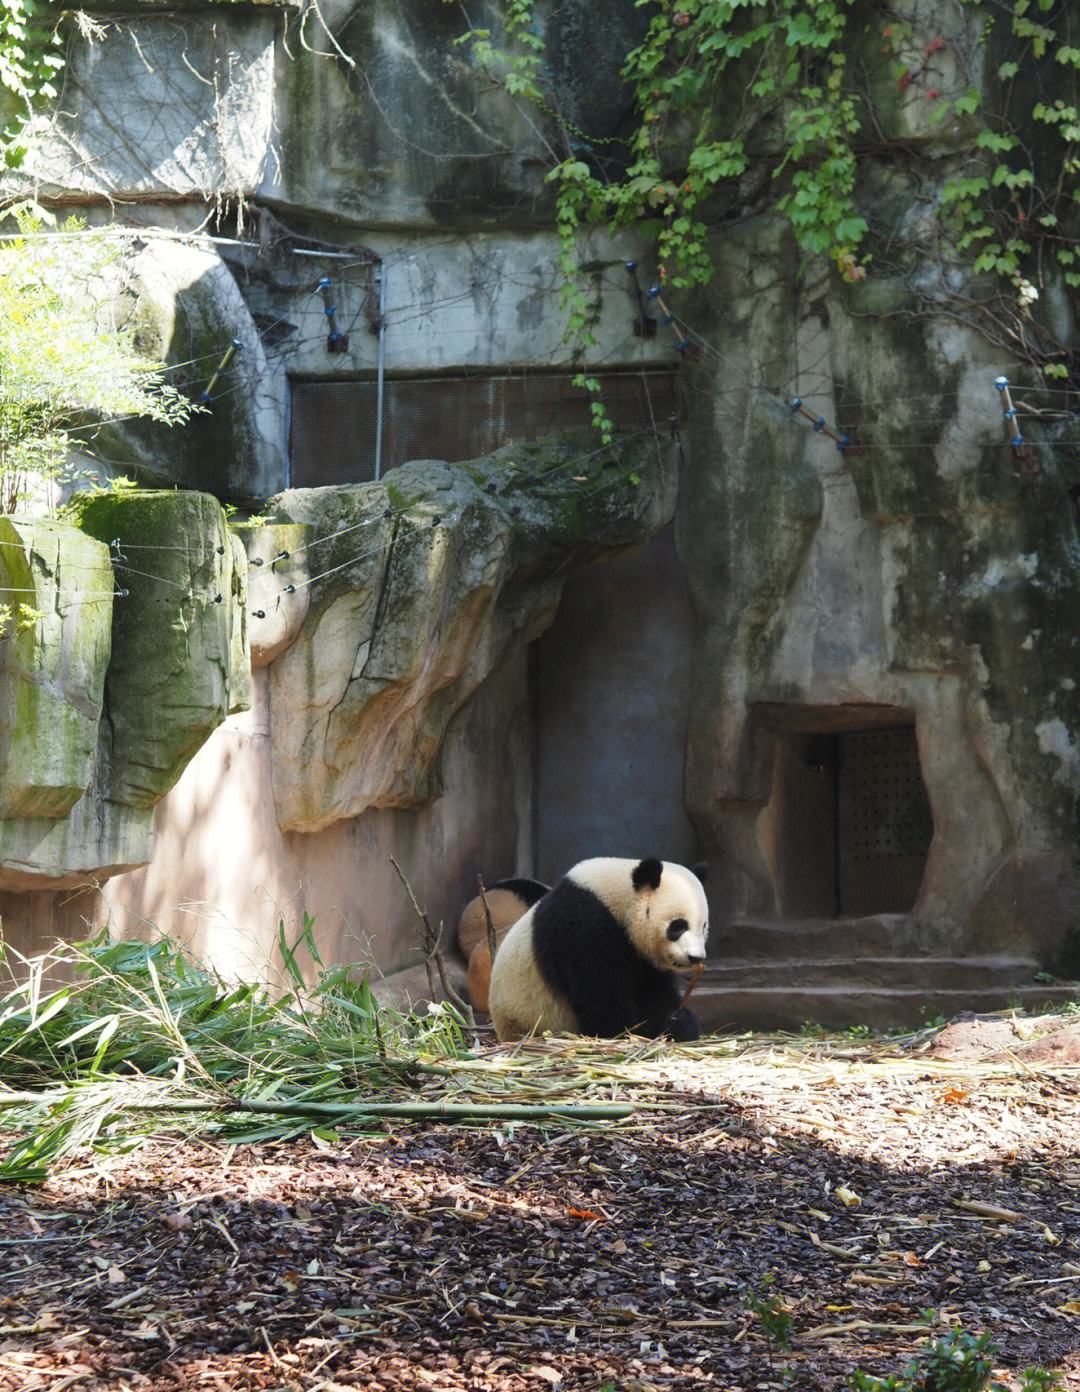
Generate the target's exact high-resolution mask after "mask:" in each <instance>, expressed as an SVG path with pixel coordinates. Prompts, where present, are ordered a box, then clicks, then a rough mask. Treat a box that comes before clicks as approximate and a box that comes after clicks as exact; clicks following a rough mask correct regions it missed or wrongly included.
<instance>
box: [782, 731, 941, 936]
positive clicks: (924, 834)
mask: <svg viewBox="0 0 1080 1392" xmlns="http://www.w3.org/2000/svg"><path fill="white" fill-rule="evenodd" d="M845 713H846V714H847V717H848V720H849V721H851V724H850V725H849V727H848V728H846V729H845V728H842V726H840V722H841V721H842V720H843V718H844V714H845ZM905 716H907V713H906V712H904V711H902V710H899V709H898V708H896V707H887V706H886V707H861V708H858V714H857V715H855V713H854V712H852V711H850V710H848V709H847V708H844V707H839V708H820V707H779V708H778V707H770V708H769V716H768V720H769V724H770V725H772V726H773V729H774V732H775V740H774V744H773V767H772V782H771V795H770V798H769V803H768V807H767V810H766V824H765V840H766V842H767V846H768V859H769V862H770V866H771V869H772V873H773V877H774V882H775V888H776V897H777V901H778V907H779V911H780V914H781V916H782V917H785V918H838V917H842V918H849V917H850V918H861V917H865V916H867V915H870V914H878V913H907V912H908V911H909V910H910V909H912V908H913V907H914V904H915V901H916V899H917V898H918V895H919V889H920V887H921V885H922V880H923V874H924V872H925V869H926V859H927V855H928V852H929V850H930V842H931V840H932V839H933V835H934V822H933V816H932V813H931V810H930V801H929V798H928V797H927V793H926V786H925V784H924V782H923V778H922V769H921V767H920V764H919V749H918V742H917V740H916V736H915V725H914V721H913V720H912V719H911V718H910V716H907V718H906V719H905V718H904V717H905ZM898 717H899V719H898ZM815 726H816V727H817V728H815ZM838 726H840V727H839V728H838Z"/></svg>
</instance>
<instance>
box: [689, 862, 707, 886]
mask: <svg viewBox="0 0 1080 1392" xmlns="http://www.w3.org/2000/svg"><path fill="white" fill-rule="evenodd" d="M692 869H693V871H694V874H695V875H696V876H697V877H698V879H699V880H700V881H701V883H702V884H704V883H705V881H706V880H707V879H708V878H709V862H708V861H707V860H699V861H698V863H697V864H696V865H695V866H693V867H692Z"/></svg>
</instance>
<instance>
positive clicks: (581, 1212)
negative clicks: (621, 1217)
mask: <svg viewBox="0 0 1080 1392" xmlns="http://www.w3.org/2000/svg"><path fill="white" fill-rule="evenodd" d="M566 1216H567V1217H568V1218H577V1219H579V1220H580V1221H582V1222H585V1223H602V1222H604V1215H603V1214H602V1213H594V1212H593V1211H592V1209H591V1208H568V1209H567V1210H566Z"/></svg>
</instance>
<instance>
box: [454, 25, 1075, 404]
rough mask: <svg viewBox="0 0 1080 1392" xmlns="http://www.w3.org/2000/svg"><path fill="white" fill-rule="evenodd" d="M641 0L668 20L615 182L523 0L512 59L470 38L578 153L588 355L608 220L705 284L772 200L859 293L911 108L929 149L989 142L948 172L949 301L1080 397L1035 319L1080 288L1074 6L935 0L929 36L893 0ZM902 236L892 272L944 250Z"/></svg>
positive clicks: (560, 166)
mask: <svg viewBox="0 0 1080 1392" xmlns="http://www.w3.org/2000/svg"><path fill="white" fill-rule="evenodd" d="M638 5H639V7H641V8H647V9H648V10H649V11H650V19H649V23H648V27H647V30H646V33H645V36H644V38H643V40H642V42H641V43H640V44H639V45H638V47H637V48H635V49H634V50H633V51H632V52H630V53H629V54H628V55H627V57H626V59H625V62H624V66H623V77H624V78H625V80H626V81H627V83H628V84H629V86H630V88H631V91H632V94H633V98H634V106H635V111H636V128H635V129H634V130H633V131H632V132H631V133H630V134H629V135H628V136H627V137H626V140H625V142H624V145H625V151H626V157H625V159H624V161H623V164H622V167H621V168H620V169H619V170H617V171H616V173H615V175H614V177H613V176H612V172H611V166H610V163H609V162H608V161H607V160H605V159H602V158H600V156H599V153H598V150H597V146H598V145H601V144H603V145H605V146H606V145H610V143H611V138H610V137H605V138H604V139H603V141H598V140H593V139H591V138H590V137H588V136H586V135H585V134H584V133H583V132H580V131H578V130H577V128H576V127H574V126H573V125H572V124H570V123H569V122H567V121H566V120H565V119H564V118H563V116H562V114H561V111H560V104H559V100H558V94H557V93H556V92H555V91H554V90H553V88H552V84H551V81H550V80H549V79H546V78H545V72H546V67H545V64H544V61H543V55H544V43H543V39H542V37H541V35H540V30H539V26H538V24H537V22H536V18H535V16H534V13H533V0H505V11H504V13H505V35H506V37H505V43H504V46H503V47H501V48H497V47H496V46H495V45H494V44H493V43H492V40H491V35H490V32H489V31H476V30H474V31H471V33H470V34H468V35H466V36H464V39H463V42H464V41H466V40H467V41H471V42H472V44H473V53H474V56H475V57H476V58H477V60H478V61H480V62H482V63H483V64H484V66H485V67H487V68H489V69H490V70H492V71H494V72H495V73H496V75H497V76H498V77H499V79H500V80H501V81H502V83H503V84H504V86H505V87H506V89H507V90H508V91H509V92H511V93H513V94H514V95H517V96H519V97H525V98H527V99H529V100H530V101H532V102H533V103H535V104H536V105H537V106H538V107H539V108H540V109H541V110H542V111H543V112H544V113H545V114H546V115H547V116H548V117H549V118H551V117H553V118H554V124H555V126H556V127H557V130H558V138H559V139H560V140H561V142H562V145H563V152H562V153H561V154H559V153H557V154H556V156H555V158H554V161H553V167H552V169H551V170H550V173H549V176H548V177H549V179H550V180H551V181H552V182H553V183H554V184H555V186H556V226H557V230H558V234H559V241H560V258H559V260H560V269H561V271H562V274H563V277H564V283H565V285H566V289H565V290H564V294H563V301H564V305H565V308H566V311H567V333H568V337H569V339H570V340H572V341H573V342H574V343H575V344H576V348H577V351H578V352H579V353H582V354H584V353H585V352H586V351H587V349H589V348H590V347H592V346H594V345H595V340H594V338H593V336H592V329H591V324H592V316H593V307H592V305H591V303H590V300H589V297H588V294H587V290H586V286H585V283H584V280H583V277H582V274H581V266H580V240H581V235H582V232H583V231H584V230H585V229H586V228H587V227H589V226H592V225H604V226H607V227H609V228H613V229H617V228H632V229H633V230H634V231H635V232H637V233H639V234H640V233H644V234H646V235H649V236H651V237H652V238H653V240H654V241H655V243H656V247H657V257H658V262H659V277H660V279H661V281H662V282H666V283H667V284H668V285H671V286H675V287H680V288H686V287H690V286H693V285H697V284H703V283H705V282H707V281H708V280H709V279H710V277H711V275H712V273H713V265H712V258H711V253H710V248H709V238H710V235H711V233H712V232H713V230H714V229H715V228H717V227H719V226H722V225H723V224H724V223H725V222H726V221H728V220H731V219H732V218H734V217H736V216H740V215H742V214H743V213H744V212H746V211H758V212H760V211H767V210H768V209H770V208H772V209H774V210H775V211H778V212H779V213H781V214H783V215H784V216H785V217H786V218H787V219H788V221H789V223H790V225H791V227H792V230H793V233H794V236H795V240H796V243H797V245H798V247H799V248H800V250H801V251H802V252H803V253H804V254H805V255H807V256H818V255H827V256H829V257H831V259H832V261H833V262H834V264H835V266H836V268H837V271H838V273H839V274H840V275H841V277H842V278H843V279H845V280H848V281H856V280H862V279H863V278H865V277H866V276H867V274H868V273H869V267H870V263H871V259H872V257H871V251H872V250H873V252H874V253H875V254H878V246H877V244H876V241H875V235H874V232H873V231H872V229H871V226H870V221H869V219H868V216H867V210H866V209H865V208H864V207H862V206H860V187H859V183H860V174H861V165H862V161H863V160H864V159H866V158H867V157H868V156H870V155H872V154H873V152H874V151H875V149H879V148H880V147H881V146H882V144H883V142H884V143H885V144H888V143H889V137H888V136H884V135H883V134H882V131H881V128H880V117H881V109H882V107H883V106H887V105H889V104H890V103H891V104H893V105H896V106H898V107H900V108H901V109H903V110H906V112H907V113H908V114H909V115H911V114H912V113H914V115H913V120H914V123H915V124H916V125H921V127H922V137H921V138H922V139H923V140H924V141H925V140H926V139H927V138H928V137H930V138H932V137H933V134H934V131H935V128H936V127H942V128H944V127H946V125H951V126H952V127H953V128H954V131H953V133H954V142H953V143H954V148H955V149H957V150H960V151H962V150H963V148H964V146H965V144H967V143H968V142H969V143H970V149H971V153H970V155H968V156H966V157H964V156H962V155H961V156H956V157H954V158H953V159H952V160H951V163H950V166H948V167H949V168H950V170H951V177H949V178H948V179H947V180H946V181H945V182H944V184H943V186H942V188H941V190H940V194H939V200H938V207H937V209H936V213H937V226H938V244H937V248H936V251H937V253H938V254H939V257H940V260H941V264H942V270H943V274H942V276H941V277H940V280H941V282H942V284H943V285H946V284H947V283H948V282H949V280H950V275H951V271H954V270H956V269H962V268H966V273H967V279H966V280H965V283H964V285H963V287H962V289H960V290H959V291H955V292H954V291H951V290H948V289H945V290H943V291H942V295H943V296H944V298H946V299H948V298H949V296H950V295H952V296H953V298H954V300H955V303H956V305H961V304H962V305H963V307H964V313H965V315H966V316H974V319H975V320H976V321H977V322H978V325H979V327H981V328H983V329H984V330H985V331H987V332H988V333H989V334H990V335H991V337H993V338H995V340H996V341H1001V342H1002V343H1003V344H1007V345H1008V346H1009V348H1010V350H1011V351H1013V352H1018V353H1020V354H1022V355H1025V356H1026V357H1027V358H1028V360H1029V361H1031V362H1032V363H1034V364H1035V365H1037V366H1038V367H1039V368H1040V370H1041V371H1043V372H1044V373H1045V374H1046V375H1047V376H1049V377H1051V378H1061V379H1066V378H1068V379H1070V380H1075V381H1077V383H1078V384H1080V355H1077V354H1075V353H1074V352H1073V351H1072V350H1071V349H1070V346H1069V345H1068V344H1065V343H1061V342H1058V341H1057V340H1056V339H1055V338H1054V336H1053V334H1052V333H1051V332H1050V330H1049V329H1048V328H1047V327H1046V326H1045V325H1043V324H1039V325H1037V326H1036V325H1034V321H1033V319H1032V313H1033V310H1034V307H1035V305H1036V303H1037V301H1038V300H1039V299H1040V297H1041V295H1042V294H1043V291H1044V289H1045V287H1046V286H1047V285H1048V284H1050V283H1051V282H1053V283H1055V284H1059V285H1061V286H1063V287H1064V289H1065V291H1066V293H1070V292H1076V291H1077V290H1080V250H1078V249H1077V238H1076V234H1077V231H1078V226H1080V207H1078V203H1080V183H1078V180H1077V174H1078V172H1080V91H1078V78H1080V7H1077V6H1076V5H1075V4H1074V3H1073V0H994V3H989V0H953V3H951V4H948V5H942V6H939V7H928V8H927V10H926V12H925V14H924V15H923V16H922V17H921V19H920V23H921V24H922V26H923V29H922V31H921V32H919V33H916V31H915V28H914V26H913V24H912V22H911V20H910V19H904V18H902V17H899V16H897V15H896V14H894V13H893V12H892V11H891V9H890V8H889V6H888V4H887V3H886V0H876V2H875V0H863V3H856V0H638ZM856 20H857V21H858V22H857V23H856ZM927 26H929V28H927ZM867 36H869V43H868V42H867ZM868 49H869V51H871V52H872V53H873V54H874V56H875V64H874V68H875V70H874V71H873V72H872V73H871V72H870V71H868V64H867V60H866V54H867V50H868ZM987 68H989V72H990V77H989V80H987V78H986V77H985V76H983V74H985V73H986V71H987ZM984 88H986V89H987V90H988V96H987V98H986V101H985V110H984V97H983V89H984ZM890 94H891V95H890ZM957 134H960V135H961V136H962V137H963V138H961V139H955V136H956V135H957ZM901 143H902V140H901ZM885 241H886V242H887V248H886V253H885V254H886V269H887V270H888V271H890V272H895V271H896V270H897V269H900V270H903V269H905V268H907V269H910V268H912V267H915V266H918V265H920V264H922V263H923V262H924V261H925V258H926V255H927V245H926V243H925V238H924V240H923V241H922V242H919V243H918V244H917V243H916V242H915V241H910V242H908V243H905V242H904V241H903V239H902V238H898V237H896V236H895V235H892V236H889V237H887V238H886V239H885ZM905 255H906V257H907V261H906V267H905V261H904V258H905ZM898 262H899V265H898ZM950 268H951V269H950ZM979 286H982V289H979V288H978V287H979ZM995 286H996V287H998V288H996V289H995V288H994V287H995ZM972 306H974V308H972Z"/></svg>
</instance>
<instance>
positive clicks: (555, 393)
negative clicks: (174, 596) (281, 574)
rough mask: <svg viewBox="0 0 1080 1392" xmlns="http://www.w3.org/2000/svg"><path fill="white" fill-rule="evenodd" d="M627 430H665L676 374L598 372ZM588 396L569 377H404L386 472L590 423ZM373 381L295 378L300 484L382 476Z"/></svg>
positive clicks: (387, 436) (394, 398)
mask: <svg viewBox="0 0 1080 1392" xmlns="http://www.w3.org/2000/svg"><path fill="white" fill-rule="evenodd" d="M600 382H601V398H602V400H603V402H604V405H605V406H606V408H607V411H608V414H609V416H610V417H611V419H612V421H613V422H614V424H615V425H616V427H617V428H618V429H620V430H646V429H650V428H651V427H652V423H653V421H654V420H655V422H656V424H657V426H658V428H659V429H661V430H665V429H666V428H667V425H668V421H669V419H670V417H671V416H672V415H673V414H675V410H676V396H675V374H674V373H673V372H656V371H653V372H646V373H642V372H625V373H623V372H610V373H606V374H601V375H600ZM589 401H590V399H589V395H588V393H587V392H585V391H583V390H582V389H581V388H580V387H575V386H574V385H573V376H572V374H570V373H561V372H559V373H540V374H530V373H517V374H503V375H501V376H484V377H400V378H393V377H392V378H389V379H388V380H387V381H386V382H385V383H384V405H383V440H382V471H383V473H386V472H388V471H389V470H390V469H393V468H396V467H397V465H399V464H404V463H406V462H407V461H408V460H410V459H445V460H447V461H449V462H451V463H454V462H457V461H460V460H463V459H478V458H479V457H480V456H481V455H484V454H490V453H491V451H492V450H494V449H498V447H499V446H500V445H504V444H509V443H511V442H512V441H517V440H539V439H543V437H544V436H546V435H555V434H558V433H559V432H560V431H564V430H577V429H583V428H584V427H586V426H588V425H589V424H590V420H591V416H590V410H589ZM376 402H377V386H376V383H375V382H374V381H373V380H369V379H365V380H363V381H347V382H341V381H338V382H300V381H297V382H293V384H292V425H291V430H290V442H289V444H290V449H289V454H290V482H291V484H292V486H293V487H294V488H316V487H319V486H320V485H322V484H330V483H366V482H368V481H369V480H370V479H372V478H373V477H374V472H375V408H376Z"/></svg>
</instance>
